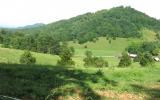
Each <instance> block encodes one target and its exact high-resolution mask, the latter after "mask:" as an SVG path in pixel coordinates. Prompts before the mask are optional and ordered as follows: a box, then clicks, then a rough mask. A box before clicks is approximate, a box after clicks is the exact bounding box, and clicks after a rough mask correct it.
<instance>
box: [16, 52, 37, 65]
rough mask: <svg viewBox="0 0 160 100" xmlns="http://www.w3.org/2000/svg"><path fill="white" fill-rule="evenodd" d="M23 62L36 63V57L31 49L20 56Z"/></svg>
mask: <svg viewBox="0 0 160 100" xmlns="http://www.w3.org/2000/svg"><path fill="white" fill-rule="evenodd" d="M19 61H20V63H21V64H35V63H36V58H35V57H33V56H32V54H31V53H30V52H29V51H25V52H24V53H23V54H22V55H21V57H20V60H19Z"/></svg>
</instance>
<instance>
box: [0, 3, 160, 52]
mask: <svg viewBox="0 0 160 100" xmlns="http://www.w3.org/2000/svg"><path fill="white" fill-rule="evenodd" d="M144 27H146V28H149V29H151V30H154V31H158V30H159V29H160V21H159V20H156V19H154V18H151V17H149V16H147V15H145V14H144V13H141V12H139V11H137V10H135V9H133V8H131V7H123V6H121V7H116V8H112V9H110V10H101V11H98V12H95V13H87V14H84V15H80V16H76V17H73V18H71V19H68V20H61V21H58V22H55V23H51V24H48V25H43V26H41V27H33V28H32V27H31V28H26V29H25V28H22V29H12V30H10V29H9V30H4V29H1V31H0V43H2V44H3V46H4V47H12V48H16V49H25V50H32V51H36V52H43V53H51V54H58V52H59V47H60V42H64V41H78V42H79V43H85V42H87V41H96V40H97V38H98V37H102V36H103V37H107V38H116V37H124V38H128V37H141V35H142V34H141V33H140V32H139V30H140V29H141V28H144Z"/></svg>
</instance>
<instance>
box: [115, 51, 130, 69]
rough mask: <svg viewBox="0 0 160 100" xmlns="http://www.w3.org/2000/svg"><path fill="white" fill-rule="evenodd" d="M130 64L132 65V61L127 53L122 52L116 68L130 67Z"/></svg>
mask: <svg viewBox="0 0 160 100" xmlns="http://www.w3.org/2000/svg"><path fill="white" fill-rule="evenodd" d="M131 63H132V60H131V58H130V57H129V55H128V54H127V52H123V53H122V57H121V59H120V62H119V65H118V66H119V67H127V66H129V65H131Z"/></svg>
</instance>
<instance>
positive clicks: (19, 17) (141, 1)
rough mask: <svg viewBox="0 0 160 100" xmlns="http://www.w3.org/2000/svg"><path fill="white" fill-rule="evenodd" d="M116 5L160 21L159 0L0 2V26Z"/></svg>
mask: <svg viewBox="0 0 160 100" xmlns="http://www.w3.org/2000/svg"><path fill="white" fill-rule="evenodd" d="M120 5H124V6H131V7H133V8H135V9H137V10H139V11H142V12H144V13H146V14H148V15H150V16H152V17H155V18H157V19H160V0H0V26H7V27H18V26H24V25H30V24H35V23H46V24H47V23H51V22H54V21H58V20H60V19H67V18H71V17H74V16H76V15H80V14H84V13H86V12H95V11H97V10H101V9H109V8H112V7H116V6H120Z"/></svg>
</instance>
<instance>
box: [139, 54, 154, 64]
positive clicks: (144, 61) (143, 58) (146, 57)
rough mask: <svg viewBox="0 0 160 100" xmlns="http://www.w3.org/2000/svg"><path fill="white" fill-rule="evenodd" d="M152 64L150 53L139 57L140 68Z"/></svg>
mask: <svg viewBox="0 0 160 100" xmlns="http://www.w3.org/2000/svg"><path fill="white" fill-rule="evenodd" d="M153 63H154V60H153V58H152V55H151V54H150V53H144V54H143V55H142V56H141V57H140V62H139V64H140V65H141V66H147V65H150V64H151V65H152V64H153Z"/></svg>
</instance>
